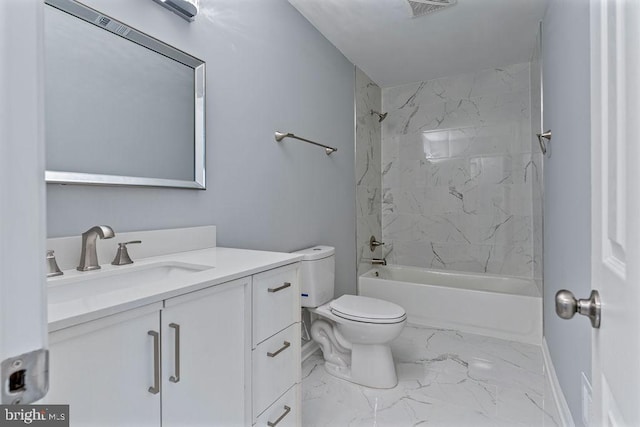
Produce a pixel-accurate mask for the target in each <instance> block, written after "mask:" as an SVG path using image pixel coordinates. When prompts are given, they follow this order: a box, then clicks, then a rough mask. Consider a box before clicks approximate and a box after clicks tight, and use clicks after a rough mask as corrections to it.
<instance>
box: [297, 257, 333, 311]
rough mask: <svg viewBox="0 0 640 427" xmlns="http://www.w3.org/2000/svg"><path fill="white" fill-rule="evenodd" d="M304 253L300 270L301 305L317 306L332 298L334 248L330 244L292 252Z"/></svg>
mask: <svg viewBox="0 0 640 427" xmlns="http://www.w3.org/2000/svg"><path fill="white" fill-rule="evenodd" d="M294 253H295V254H301V255H304V258H303V259H302V268H301V272H300V280H301V283H300V284H301V286H300V290H301V292H300V293H301V294H302V296H301V298H300V301H301V305H302V306H303V307H318V306H321V305H322V304H324V303H327V302H329V301H331V300H332V299H333V289H334V286H335V278H336V273H335V264H336V257H335V249H334V248H332V247H331V246H314V247H312V248H308V249H302V250H300V251H296V252H294Z"/></svg>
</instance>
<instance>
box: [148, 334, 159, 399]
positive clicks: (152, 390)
mask: <svg viewBox="0 0 640 427" xmlns="http://www.w3.org/2000/svg"><path fill="white" fill-rule="evenodd" d="M147 334H148V335H151V336H152V337H153V386H152V387H149V389H148V391H149V393H151V394H158V393H160V335H158V333H157V332H155V331H149V332H147Z"/></svg>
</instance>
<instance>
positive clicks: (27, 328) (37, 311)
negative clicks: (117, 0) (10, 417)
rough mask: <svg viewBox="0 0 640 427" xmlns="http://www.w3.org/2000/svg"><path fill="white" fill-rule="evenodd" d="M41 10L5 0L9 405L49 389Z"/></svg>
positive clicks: (3, 354) (5, 361)
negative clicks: (47, 383) (47, 374)
mask: <svg viewBox="0 0 640 427" xmlns="http://www.w3.org/2000/svg"><path fill="white" fill-rule="evenodd" d="M42 11H43V2H42V0H2V1H0V381H2V384H1V387H0V390H1V391H0V403H3V404H5V403H14V402H18V401H19V402H21V403H30V402H33V401H34V400H37V399H39V398H40V397H41V396H42V393H43V392H44V390H45V389H46V370H45V369H46V363H45V362H46V350H45V349H46V343H47V310H46V295H45V277H44V276H45V269H44V262H45V254H46V252H45V249H46V248H45V236H46V231H45V197H44V192H45V184H44V138H43V121H44V119H43V111H44V104H43V100H42V95H43V90H42V62H43V50H42ZM20 371H22V372H20ZM12 375H13V377H12ZM10 378H13V381H12V382H11V381H9V379H10ZM9 383H11V384H9Z"/></svg>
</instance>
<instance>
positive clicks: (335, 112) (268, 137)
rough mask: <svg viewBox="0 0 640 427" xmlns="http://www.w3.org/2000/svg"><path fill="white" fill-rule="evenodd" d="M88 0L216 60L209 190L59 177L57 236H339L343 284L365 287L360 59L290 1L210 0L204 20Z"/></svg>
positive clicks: (319, 239)
mask: <svg viewBox="0 0 640 427" xmlns="http://www.w3.org/2000/svg"><path fill="white" fill-rule="evenodd" d="M84 3H86V4H87V5H88V6H90V7H93V8H95V9H98V10H100V11H102V12H103V13H105V14H107V15H110V16H112V17H113V18H115V19H118V20H121V21H123V22H124V23H127V24H129V25H131V26H133V27H134V28H137V29H138V30H141V31H143V32H146V33H148V34H150V35H152V36H154V37H157V38H159V39H161V40H163V41H165V42H167V43H169V44H171V45H173V46H176V47H177V48H179V49H182V50H184V51H186V52H188V53H190V54H192V55H194V56H196V57H198V58H200V59H202V60H204V61H206V63H207V96H208V99H207V105H206V108H207V123H206V125H207V190H206V191H194V190H174V189H145V188H109V187H88V186H70V185H67V186H62V185H48V186H47V193H48V194H47V209H48V212H47V225H48V235H49V237H59V236H69V235H79V234H80V233H81V232H82V231H84V230H86V229H87V228H89V227H90V226H92V225H95V224H101V223H105V224H109V225H111V226H113V228H114V229H115V230H116V233H117V232H118V231H132V230H150V229H158V228H173V227H184V226H197V225H208V224H214V225H217V226H218V245H219V246H228V247H242V248H250V249H262V250H275V251H285V252H289V251H293V250H297V249H301V248H304V247H308V246H311V245H313V244H324V245H331V246H335V247H336V255H337V257H336V274H337V276H336V293H337V294H338V295H339V294H342V293H347V292H348V293H355V291H356V248H355V228H356V226H355V216H356V215H355V184H354V179H355V178H354V177H355V171H354V111H353V110H354V105H353V93H354V68H353V65H352V64H351V63H350V62H349V61H347V60H346V59H345V58H344V56H343V55H342V54H341V53H340V52H339V51H338V50H337V49H336V48H335V47H333V46H332V45H331V44H330V43H329V42H328V41H327V40H326V39H325V38H324V37H323V36H321V35H320V33H318V32H317V31H316V30H315V29H314V28H313V27H312V26H311V24H309V23H308V22H307V21H306V19H304V18H303V17H302V16H301V15H300V14H299V13H298V12H297V11H296V10H295V9H294V8H293V7H292V6H290V5H289V3H288V2H287V1H286V0H244V1H240V2H239V1H237V0H201V1H200V6H201V12H200V15H199V16H198V17H197V18H196V21H195V22H194V23H192V24H189V23H187V22H186V21H184V20H182V19H180V18H179V17H177V16H176V15H174V14H172V13H170V12H168V11H167V10H166V9H164V8H162V7H160V6H159V5H157V4H155V3H154V2H152V1H151V0H146V1H142V0H140V1H131V0H86V1H84ZM275 130H282V131H289V132H294V133H296V134H298V135H300V136H303V137H307V138H310V139H313V140H317V141H320V142H324V143H326V144H328V145H332V146H337V147H338V148H339V150H338V152H337V153H334V154H333V155H331V156H330V157H328V156H326V155H325V154H324V151H323V150H322V149H320V148H317V147H313V146H311V145H308V144H303V143H301V142H298V141H293V140H285V141H284V142H283V143H281V144H277V143H276V142H275V141H274V139H273V132H274V131H275ZM100 243H107V242H100ZM100 243H99V244H100Z"/></svg>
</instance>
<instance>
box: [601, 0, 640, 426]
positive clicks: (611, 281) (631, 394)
mask: <svg viewBox="0 0 640 427" xmlns="http://www.w3.org/2000/svg"><path fill="white" fill-rule="evenodd" d="M591 52H592V59H591V81H592V84H591V105H592V107H591V122H592V150H591V156H592V157H591V166H592V180H591V187H592V208H591V215H592V288H593V289H596V290H598V291H599V292H600V297H601V300H602V323H601V327H600V329H594V330H593V349H592V355H593V368H592V369H593V371H592V379H593V386H594V387H593V412H592V419H591V425H593V426H639V425H640V315H639V313H640V310H639V308H640V2H639V1H637V0H592V2H591Z"/></svg>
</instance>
